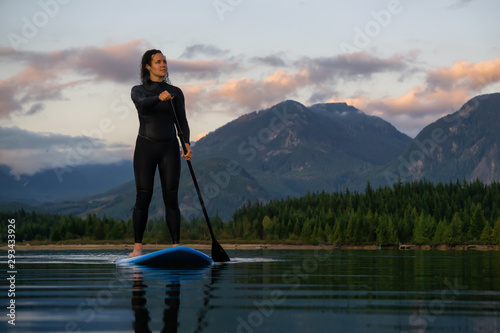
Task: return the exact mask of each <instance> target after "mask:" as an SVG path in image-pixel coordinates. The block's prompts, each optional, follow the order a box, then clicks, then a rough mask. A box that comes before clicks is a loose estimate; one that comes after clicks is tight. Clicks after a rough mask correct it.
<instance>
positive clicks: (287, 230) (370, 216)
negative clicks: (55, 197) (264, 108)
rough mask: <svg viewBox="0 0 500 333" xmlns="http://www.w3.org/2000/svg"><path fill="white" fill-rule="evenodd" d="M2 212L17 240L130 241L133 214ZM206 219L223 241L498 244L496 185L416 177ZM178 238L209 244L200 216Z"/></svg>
mask: <svg viewBox="0 0 500 333" xmlns="http://www.w3.org/2000/svg"><path fill="white" fill-rule="evenodd" d="M0 216H1V221H2V223H3V224H6V223H7V220H8V219H15V220H16V227H17V229H16V240H17V241H18V242H20V241H28V242H29V241H33V240H38V241H52V242H61V241H65V242H68V241H71V240H74V241H76V240H77V241H80V242H93V241H102V240H115V241H124V242H132V236H133V231H132V230H133V229H132V221H131V220H130V219H129V220H128V221H123V220H120V221H115V220H113V219H109V218H106V217H104V218H98V217H96V216H95V215H89V216H88V217H87V218H85V219H81V218H79V217H75V216H64V215H53V214H37V213H27V212H25V211H24V210H21V211H16V212H2V213H0ZM211 222H212V226H213V227H214V231H215V234H216V235H217V238H218V239H219V240H221V241H227V242H264V241H265V242H272V243H305V244H318V243H321V244H337V245H365V244H377V245H395V244H401V243H404V244H429V245H439V244H446V245H452V246H453V245H459V244H495V245H500V184H499V183H492V184H489V185H485V184H483V183H481V182H479V181H475V182H472V183H467V182H465V181H464V182H462V183H460V182H456V183H447V184H442V183H439V184H437V185H434V184H433V183H431V182H427V181H419V182H413V183H401V182H399V183H396V184H395V185H394V186H393V187H392V188H389V187H381V188H378V189H373V188H372V187H371V186H370V184H369V183H368V184H367V186H366V189H365V191H364V192H349V191H347V192H345V193H331V194H330V193H325V192H322V193H310V194H308V195H306V196H304V197H301V198H289V199H286V200H276V201H271V202H270V203H268V204H265V205H263V204H261V203H255V204H251V203H248V204H247V205H246V206H245V207H243V208H241V209H239V210H237V211H236V212H235V213H234V215H233V219H232V220H231V221H229V222H228V223H223V222H222V220H221V219H220V218H219V217H218V216H215V217H213V218H212V219H211ZM4 230H6V227H5V229H4ZM147 230H148V231H147V232H146V235H145V242H159V243H169V242H170V237H169V235H168V232H167V228H166V224H165V221H164V220H162V219H160V220H155V221H150V223H149V224H148V229H147ZM181 239H182V241H183V242H187V241H209V240H210V238H209V234H208V231H207V227H206V223H205V221H204V220H202V219H192V220H191V221H186V220H183V222H182V233H181ZM2 242H3V243H5V242H6V234H2Z"/></svg>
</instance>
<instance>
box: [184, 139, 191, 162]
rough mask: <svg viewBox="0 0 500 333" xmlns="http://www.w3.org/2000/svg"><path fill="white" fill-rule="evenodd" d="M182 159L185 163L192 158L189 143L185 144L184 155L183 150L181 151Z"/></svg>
mask: <svg viewBox="0 0 500 333" xmlns="http://www.w3.org/2000/svg"><path fill="white" fill-rule="evenodd" d="M182 157H184V158H185V159H186V161H190V160H191V158H192V157H193V151H192V150H191V146H190V145H189V143H186V152H185V153H184V149H183V150H182Z"/></svg>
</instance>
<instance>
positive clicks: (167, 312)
mask: <svg viewBox="0 0 500 333" xmlns="http://www.w3.org/2000/svg"><path fill="white" fill-rule="evenodd" d="M225 269H226V265H224V264H221V265H216V266H213V267H211V268H209V270H210V283H208V284H206V285H204V287H203V289H202V290H200V292H202V294H203V302H202V303H201V309H200V310H199V311H198V318H197V327H196V330H195V331H194V332H202V331H203V330H204V329H205V327H206V326H207V323H206V320H205V318H206V316H207V314H208V312H209V311H210V309H211V304H210V301H211V299H212V298H213V291H214V290H215V285H216V284H217V282H218V280H219V278H220V277H221V275H222V272H223V271H224V270H225ZM205 270H206V268H205ZM151 273H153V274H151ZM201 273H202V271H200V270H165V271H162V270H150V269H147V268H139V267H134V272H133V286H132V300H131V304H132V310H133V312H134V316H135V318H134V322H133V327H134V332H136V333H149V332H152V330H151V329H150V327H149V323H150V321H151V316H150V311H149V310H148V297H158V295H157V294H156V293H157V292H158V289H156V290H154V289H151V290H149V294H150V295H148V285H147V284H146V283H145V281H144V280H145V275H146V277H153V278H155V279H164V281H166V283H165V286H164V292H165V296H164V310H163V319H162V321H163V328H162V330H161V332H164V333H176V332H178V329H179V325H180V321H179V308H180V303H181V297H182V296H181V289H182V288H181V284H182V283H181V280H183V279H184V280H192V279H196V278H201V277H203V276H204V274H201Z"/></svg>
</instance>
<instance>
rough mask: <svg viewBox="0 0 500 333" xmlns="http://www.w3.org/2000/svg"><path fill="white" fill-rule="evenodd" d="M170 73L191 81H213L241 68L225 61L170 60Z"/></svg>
mask: <svg viewBox="0 0 500 333" xmlns="http://www.w3.org/2000/svg"><path fill="white" fill-rule="evenodd" d="M167 63H168V71H169V73H175V76H176V77H177V76H179V75H183V76H186V77H188V78H190V79H193V78H195V79H207V78H208V79H213V78H217V77H219V76H220V75H222V74H228V73H232V72H234V71H236V70H237V69H238V68H239V65H238V64H237V63H231V62H227V61H224V60H193V61H187V60H176V59H172V60H168V59H167Z"/></svg>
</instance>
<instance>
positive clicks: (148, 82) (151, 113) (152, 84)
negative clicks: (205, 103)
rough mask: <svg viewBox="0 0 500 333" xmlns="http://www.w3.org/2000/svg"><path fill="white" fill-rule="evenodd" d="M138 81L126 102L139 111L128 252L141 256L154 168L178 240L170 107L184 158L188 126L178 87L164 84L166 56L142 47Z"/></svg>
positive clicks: (175, 146) (175, 149) (169, 223)
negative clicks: (131, 244) (131, 243)
mask: <svg viewBox="0 0 500 333" xmlns="http://www.w3.org/2000/svg"><path fill="white" fill-rule="evenodd" d="M141 81H142V84H141V85H138V86H134V87H133V88H132V93H131V95H132V101H133V102H134V104H135V107H136V108H137V112H138V114H139V134H138V136H137V141H136V145H135V152H134V176H135V185H136V189H137V196H136V201H135V205H134V210H133V213H132V221H133V225H134V238H135V243H134V251H133V252H132V253H130V254H129V256H138V255H141V254H142V238H143V235H144V231H145V230H146V223H147V221H148V209H149V204H150V203H151V198H152V196H153V185H154V177H155V172H156V167H157V166H158V170H159V173H160V181H161V188H162V194H163V202H164V204H165V218H166V221H167V226H168V230H169V231H170V236H171V237H172V243H173V244H174V245H178V244H179V241H180V239H179V238H180V221H181V213H180V209H179V203H178V199H177V191H178V188H179V178H180V171H181V161H180V149H179V142H178V141H177V137H176V130H175V127H174V117H173V113H172V112H173V110H172V105H171V102H170V100H172V102H173V104H174V106H175V112H176V113H177V117H178V119H179V123H180V126H181V129H182V132H183V134H184V138H185V140H186V148H187V152H186V153H184V152H183V153H182V156H183V157H184V158H185V159H186V160H188V161H189V160H190V159H191V156H192V151H191V147H190V146H189V125H188V122H187V119H186V110H185V107H184V95H183V93H182V90H181V89H180V88H178V87H176V86H173V85H171V84H170V79H169V77H168V67H167V60H166V59H165V56H164V55H163V53H162V52H161V51H160V50H154V49H153V50H148V51H146V53H144V55H143V57H142V61H141Z"/></svg>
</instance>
